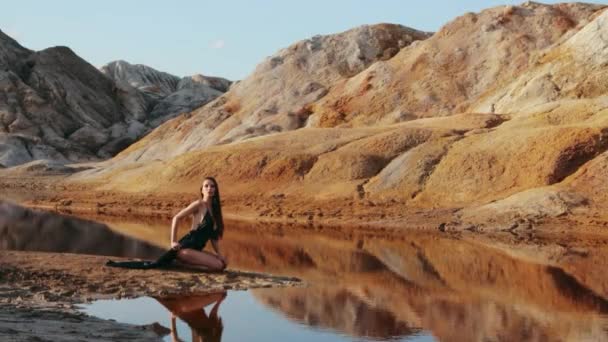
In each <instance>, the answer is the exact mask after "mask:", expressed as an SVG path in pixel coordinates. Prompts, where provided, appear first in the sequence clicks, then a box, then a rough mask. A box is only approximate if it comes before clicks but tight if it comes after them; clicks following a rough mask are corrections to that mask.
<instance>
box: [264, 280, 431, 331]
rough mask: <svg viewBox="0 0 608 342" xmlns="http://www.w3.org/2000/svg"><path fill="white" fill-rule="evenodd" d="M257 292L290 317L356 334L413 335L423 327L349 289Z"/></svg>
mask: <svg viewBox="0 0 608 342" xmlns="http://www.w3.org/2000/svg"><path fill="white" fill-rule="evenodd" d="M255 294H256V296H257V298H258V299H260V301H262V302H263V303H264V304H266V305H268V306H270V307H272V308H274V309H277V310H279V311H280V312H282V313H284V314H285V315H287V316H288V317H289V318H292V319H294V320H296V321H299V322H303V323H305V324H307V325H310V326H314V327H320V328H329V329H335V330H338V331H340V332H344V333H347V334H349V335H352V336H367V337H374V338H389V337H394V336H406V335H411V334H414V333H416V332H417V331H418V330H419V329H415V328H413V327H412V326H411V325H410V324H411V323H410V322H406V321H401V320H398V319H397V318H396V317H395V315H394V314H393V313H392V312H390V311H387V310H384V309H383V308H378V307H375V306H374V305H372V304H369V303H367V302H366V301H363V300H362V299H361V298H359V297H358V296H357V295H355V294H353V293H351V292H349V291H347V290H345V289H338V288H322V289H321V288H313V289H293V288H292V289H285V290H281V292H276V291H275V292H272V291H259V292H255Z"/></svg>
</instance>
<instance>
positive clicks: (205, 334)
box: [155, 291, 227, 342]
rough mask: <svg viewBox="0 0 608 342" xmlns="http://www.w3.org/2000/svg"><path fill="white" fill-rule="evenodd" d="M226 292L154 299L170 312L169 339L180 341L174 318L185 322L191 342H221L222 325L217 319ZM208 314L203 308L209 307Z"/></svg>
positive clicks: (218, 318) (220, 320)
mask: <svg viewBox="0 0 608 342" xmlns="http://www.w3.org/2000/svg"><path fill="white" fill-rule="evenodd" d="M226 296H227V292H226V291H223V292H217V293H210V294H204V295H196V296H186V297H167V298H155V299H156V300H157V301H158V302H159V303H161V304H162V305H163V306H164V307H165V308H167V310H169V311H170V312H171V338H172V340H173V341H181V340H180V338H179V335H178V330H177V324H176V316H177V317H179V318H180V319H181V320H182V321H184V322H186V324H188V326H189V327H190V329H191V334H192V341H197V342H199V341H200V342H203V341H205V342H211V341H221V340H222V332H223V331H224V324H223V322H222V319H221V318H220V317H219V314H218V310H219V308H220V304H221V303H222V302H223V301H224V299H225V298H226ZM211 304H212V307H211V309H210V310H209V313H207V312H206V311H205V307H206V306H208V305H211Z"/></svg>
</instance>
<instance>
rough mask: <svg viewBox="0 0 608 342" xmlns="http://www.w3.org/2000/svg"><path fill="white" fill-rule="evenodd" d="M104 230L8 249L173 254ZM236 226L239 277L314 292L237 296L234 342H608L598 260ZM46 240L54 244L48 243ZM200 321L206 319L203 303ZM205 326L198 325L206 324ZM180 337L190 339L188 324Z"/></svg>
mask: <svg viewBox="0 0 608 342" xmlns="http://www.w3.org/2000/svg"><path fill="white" fill-rule="evenodd" d="M106 224H107V225H108V227H105V226H101V227H100V226H99V225H97V224H92V225H91V224H85V223H79V224H75V225H74V224H72V225H69V227H70V229H61V228H55V229H51V228H49V227H48V225H47V226H46V228H45V225H40V226H36V225H32V224H30V225H26V226H28V227H29V228H28V229H15V228H11V226H10V225H8V226H6V225H5V226H4V228H2V227H0V228H1V229H0V246H2V247H3V248H8V249H21V250H47V251H56V252H64V251H77V252H79V253H93V254H106V255H116V256H130V257H142V258H154V256H155V255H157V254H158V253H161V252H162V251H163V248H162V247H163V246H166V245H168V240H169V223H168V222H165V221H154V220H151V221H150V222H124V221H114V222H106ZM227 227H228V228H227V231H226V234H225V238H224V240H223V241H222V243H221V245H222V250H223V253H224V254H225V255H227V256H228V258H229V262H230V267H231V268H237V269H244V270H252V271H262V272H267V273H274V274H282V275H290V276H297V277H300V278H302V279H304V280H305V281H306V282H307V283H308V284H309V285H310V286H309V287H307V288H304V289H272V290H263V291H258V290H256V291H247V292H230V293H228V296H227V298H226V299H225V301H224V302H223V303H222V304H221V307H220V308H219V316H220V317H221V318H222V322H223V327H224V329H223V333H222V334H223V335H222V336H223V340H225V341H232V340H239V338H240V337H242V336H246V337H248V339H247V340H262V339H264V340H268V338H269V336H274V335H268V334H271V333H273V334H283V335H280V339H279V338H277V339H276V340H284V339H287V338H289V339H293V340H311V339H313V338H314V339H320V340H324V341H339V340H351V339H356V340H366V339H372V340H382V339H397V340H399V339H402V340H403V339H405V340H412V339H413V340H422V341H429V340H433V339H436V340H441V341H605V340H608V324H607V321H606V314H607V313H608V300H607V299H606V296H605V294H606V290H605V289H606V288H608V275H606V274H603V273H602V272H593V273H589V272H586V271H584V270H587V269H594V268H593V265H594V264H593V263H594V262H597V260H596V259H593V258H591V257H579V258H578V259H576V260H577V263H576V264H574V265H576V266H577V267H571V268H567V267H566V268H560V267H556V266H553V265H543V264H539V263H535V262H532V261H530V260H524V259H520V258H516V257H514V256H513V254H512V253H506V252H503V251H501V250H498V249H496V248H491V247H487V246H485V245H482V244H477V243H474V242H470V241H462V240H459V239H457V238H453V237H445V236H438V235H434V234H419V233H411V234H408V235H406V236H399V237H395V236H390V234H383V233H381V232H378V233H374V232H370V231H367V232H348V233H344V232H340V231H336V230H332V229H330V228H327V227H295V226H290V227H287V226H283V225H279V224H245V223H237V222H229V223H227ZM49 230H50V231H52V234H50V233H49ZM186 230H187V228H185V227H184V228H182V229H181V230H180V233H181V234H184V233H186ZM61 232H63V233H64V234H65V236H64V234H61ZM45 234H50V235H48V236H49V238H42V239H40V237H44V236H47V235H45ZM68 234H69V236H68ZM123 234H128V235H129V236H125V235H123ZM91 236H93V237H95V238H94V239H93V240H94V241H95V243H91V242H90V240H91V239H90V237H91ZM51 237H52V238H51ZM36 238H38V240H39V241H38V242H37V243H36V244H34V243H31V240H32V239H36ZM572 257H575V256H571V258H572ZM586 260H588V261H586ZM586 263H588V265H587V264H586ZM581 270H583V271H581ZM198 300H199V301H202V302H203V303H204V302H205V300H204V299H200V298H199V299H198ZM176 302H177V303H180V299H179V298H178V299H175V301H174V302H173V305H177V304H175V303H176ZM181 302H185V303H196V301H194V300H191V299H184V300H181ZM180 305H181V304H180ZM178 306H179V305H178ZM173 309H175V308H173ZM85 310H88V311H87V312H90V313H93V314H95V315H99V316H100V317H106V318H113V319H116V320H118V321H122V322H130V323H138V324H143V323H152V322H159V323H160V324H162V325H163V326H166V327H170V319H169V312H170V311H169V310H168V309H167V308H166V307H165V306H163V305H162V304H160V303H159V302H158V301H157V300H155V299H152V298H140V299H136V300H121V301H109V302H107V301H100V302H95V303H93V304H92V305H91V306H86V309H85ZM194 310H198V311H196V312H198V313H202V304H201V306H200V307H195V308H194ZM210 310H211V307H208V308H207V311H206V314H208V312H209V311H210ZM178 312H181V313H182V314H183V313H184V312H186V311H184V310H181V311H179V310H178ZM124 313H132V314H126V315H125V314H124ZM108 315H114V316H108ZM121 315H122V316H121ZM142 315H143V316H142ZM148 316H149V317H148ZM196 317H198V316H197V315H195V319H194V321H195V322H196V320H197V319H199V320H200V317H199V318H196ZM190 318H192V317H190ZM203 318H204V317H203ZM139 319H145V320H146V321H145V322H142V321H138V320H139ZM177 321H178V322H179V321H180V319H179V318H178V319H177ZM180 327H181V328H180ZM177 330H178V333H179V335H180V336H181V337H183V338H184V339H186V340H188V339H189V338H190V328H187V325H186V323H184V321H183V320H182V321H181V323H178V324H177ZM238 334H245V335H242V336H241V335H238ZM184 336H185V337H184ZM277 336H279V335H277ZM431 336H432V337H431ZM249 337H251V338H249ZM271 340H274V339H271Z"/></svg>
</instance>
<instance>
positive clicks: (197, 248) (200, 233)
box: [106, 177, 227, 271]
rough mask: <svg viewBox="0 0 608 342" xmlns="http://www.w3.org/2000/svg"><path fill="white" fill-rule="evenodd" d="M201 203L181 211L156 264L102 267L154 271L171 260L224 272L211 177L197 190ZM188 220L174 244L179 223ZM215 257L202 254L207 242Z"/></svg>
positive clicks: (219, 214) (220, 224)
mask: <svg viewBox="0 0 608 342" xmlns="http://www.w3.org/2000/svg"><path fill="white" fill-rule="evenodd" d="M200 194H201V199H199V200H196V201H194V202H192V203H190V205H188V206H187V207H186V208H184V209H182V210H181V211H180V212H179V213H177V215H175V217H173V221H172V223H171V248H170V249H169V251H167V252H166V253H165V254H163V255H162V256H161V257H160V258H158V259H157V260H156V261H153V262H150V261H127V262H114V261H108V263H107V264H106V265H108V266H114V267H125V268H155V267H162V266H167V265H169V264H171V263H172V262H173V261H174V260H178V261H180V262H181V263H183V264H185V265H187V266H191V267H196V268H203V269H206V270H213V271H219V270H223V269H225V268H226V266H227V263H226V258H225V257H224V256H223V255H222V254H221V253H220V247H219V239H220V238H221V237H222V235H223V233H224V220H223V218H222V207H221V203H220V191H219V188H218V185H217V181H216V180H215V179H214V178H213V177H206V178H205V180H204V181H203V185H202V186H201V190H200ZM188 216H191V217H192V229H191V230H190V232H188V234H186V235H185V236H184V237H182V238H181V239H180V240H179V242H175V240H176V236H177V226H178V223H179V220H180V219H182V218H185V217H188ZM209 240H211V245H212V246H213V249H214V250H215V252H216V254H211V253H208V252H205V251H203V248H205V245H206V244H207V241H209Z"/></svg>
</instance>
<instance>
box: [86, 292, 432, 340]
mask: <svg viewBox="0 0 608 342" xmlns="http://www.w3.org/2000/svg"><path fill="white" fill-rule="evenodd" d="M298 290H299V291H305V289H298ZM280 291H281V290H274V289H273V290H250V291H229V292H228V294H227V296H226V298H225V299H224V300H223V301H222V302H221V303H220V304H219V305H218V311H217V312H218V314H217V317H218V319H214V318H213V315H212V314H211V312H212V310H213V307H214V304H215V303H214V302H211V303H210V304H208V305H206V306H204V304H200V305H199V306H200V307H196V306H194V307H195V309H193V311H195V312H196V313H195V314H190V315H183V314H182V316H184V317H185V320H183V319H181V318H179V316H177V315H176V320H175V321H176V324H175V332H176V333H177V336H178V337H179V338H181V339H183V340H186V341H189V340H191V336H192V335H193V334H198V335H199V336H204V337H207V339H203V340H204V341H207V340H210V341H214V340H218V341H219V340H220V338H221V340H222V341H292V342H296V341H328V342H329V341H331V342H334V341H351V340H353V339H356V340H357V341H384V340H391V341H416V342H428V341H435V339H434V338H433V337H432V336H430V335H428V334H427V333H424V332H422V331H420V330H419V329H416V328H410V327H406V326H402V327H400V329H394V327H392V326H389V325H390V324H391V322H390V321H381V320H380V318H385V317H378V319H376V321H377V322H374V323H375V325H376V326H374V327H370V324H369V323H368V322H343V323H345V324H347V325H360V326H361V327H360V328H359V329H357V331H351V330H348V329H346V328H347V326H346V325H345V324H342V325H333V326H332V323H333V322H324V321H323V320H322V318H319V319H317V318H313V317H304V318H300V317H295V316H289V315H286V314H285V313H284V312H282V311H279V310H276V309H275V308H273V307H272V306H268V305H267V304H266V303H264V302H263V301H261V300H260V299H259V298H260V297H262V298H263V296H264V293H268V292H272V293H273V294H278V295H280ZM181 300H182V301H184V302H192V301H193V299H191V298H188V297H184V298H182V299H181ZM194 300H196V299H194ZM335 309H336V310H339V309H341V308H335ZM359 309H360V310H365V309H364V308H359ZM82 311H83V312H86V313H87V314H90V315H93V316H97V317H101V318H105V319H115V320H117V321H120V322H126V323H132V324H152V323H155V322H157V323H159V324H161V325H163V326H164V327H166V328H168V329H171V327H172V324H171V311H169V310H168V308H167V307H166V306H163V305H162V304H161V303H160V302H159V301H157V300H156V299H154V298H149V297H143V298H137V299H128V300H115V301H112V300H104V301H96V302H94V303H92V304H88V305H84V306H83V309H82ZM210 317H211V318H210ZM347 320H348V319H347ZM187 321H190V323H188V322H187ZM383 324H387V326H386V330H384V331H385V332H383V330H382V325H383ZM351 327H352V326H351ZM354 328H357V327H354ZM366 328H368V329H369V330H365V329H366ZM374 328H375V329H374ZM205 335H207V336H205ZM165 340H166V341H171V340H172V335H171V334H168V335H166V336H165Z"/></svg>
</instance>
